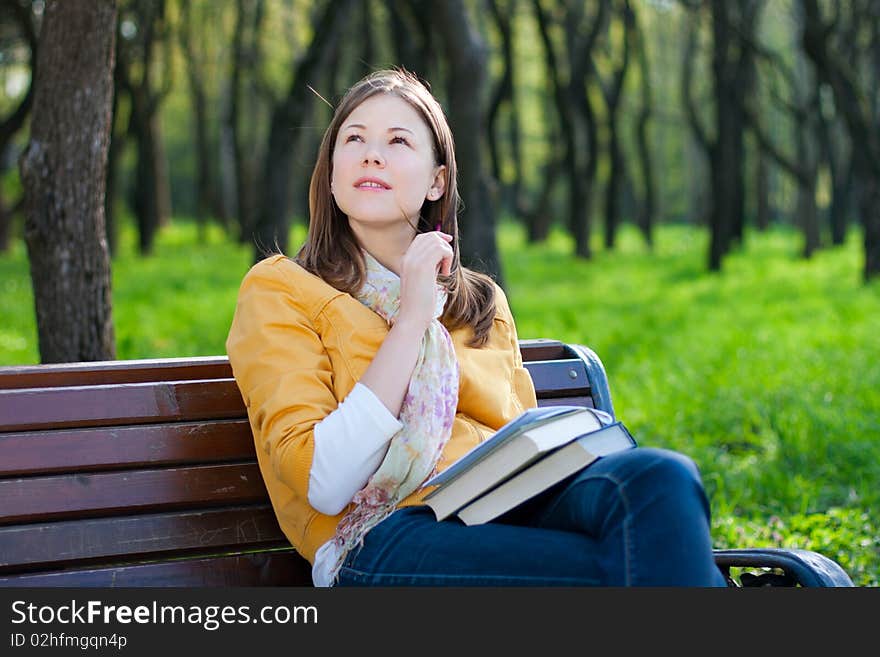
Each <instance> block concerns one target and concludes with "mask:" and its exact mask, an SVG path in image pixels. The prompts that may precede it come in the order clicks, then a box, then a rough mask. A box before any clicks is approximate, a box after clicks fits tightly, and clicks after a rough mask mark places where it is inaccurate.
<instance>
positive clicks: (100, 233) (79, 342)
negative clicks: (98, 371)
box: [20, 0, 116, 363]
mask: <svg viewBox="0 0 880 657" xmlns="http://www.w3.org/2000/svg"><path fill="white" fill-rule="evenodd" d="M115 38H116V4H115V2H112V1H111V0H49V2H47V3H46V8H45V13H44V18H43V25H42V30H41V34H40V47H39V54H38V58H39V62H38V66H37V71H38V72H37V77H36V80H35V85H34V86H35V97H34V110H33V118H32V121H31V136H30V142H29V144H28V146H27V150H26V151H25V152H24V153H23V155H22V158H21V162H20V168H21V177H22V181H23V185H24V189H25V195H26V224H25V226H26V228H25V241H26V243H27V249H28V257H29V260H30V269H31V279H32V281H33V287H34V303H35V306H36V315H37V333H38V337H39V348H40V359H41V361H42V362H43V363H59V362H73V361H93V360H110V359H113V358H115V346H114V337H113V321H112V311H111V295H110V259H109V255H108V252H107V241H106V238H105V227H104V185H105V181H106V171H105V168H106V164H107V148H108V145H109V140H110V115H111V102H112V95H113V66H114V61H115V57H114V41H115Z"/></svg>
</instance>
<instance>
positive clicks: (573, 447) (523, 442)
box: [423, 406, 636, 525]
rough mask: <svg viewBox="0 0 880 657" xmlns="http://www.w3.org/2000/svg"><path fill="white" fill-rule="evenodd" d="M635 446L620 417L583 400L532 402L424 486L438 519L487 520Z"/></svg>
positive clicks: (470, 523)
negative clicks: (532, 405)
mask: <svg viewBox="0 0 880 657" xmlns="http://www.w3.org/2000/svg"><path fill="white" fill-rule="evenodd" d="M633 447H636V441H635V440H634V439H633V437H632V435H630V433H629V431H628V430H627V429H626V427H625V426H624V425H623V423H621V422H616V421H615V420H614V418H613V417H612V416H610V415H609V414H607V413H604V412H602V411H599V410H596V409H593V408H585V407H582V406H550V407H545V408H532V409H529V410H527V411H525V412H524V413H523V414H522V415H520V416H519V417H517V418H515V419H514V420H512V421H511V422H509V423H507V424H506V425H504V426H503V427H501V429H499V430H498V431H497V432H496V433H495V434H493V435H492V436H491V437H490V438H489V439H488V440H486V441H484V442H482V443H480V444H479V445H477V446H476V447H474V448H473V449H472V450H470V451H469V452H468V453H467V454H465V455H464V456H462V457H461V458H460V459H458V460H457V461H456V462H455V463H453V464H452V465H450V466H449V467H448V468H446V469H445V470H443V472H441V473H440V474H438V475H436V476H434V477H432V478H430V479H429V480H428V481H426V482H425V483H424V484H423V486H424V487H428V486H436V487H437V488H435V489H434V490H432V491H431V492H430V493H428V495H426V496H425V498H424V499H423V502H424V503H425V504H427V505H428V506H429V507H431V509H433V511H434V514H435V516H436V517H437V520H444V519H446V518H448V517H450V516H452V515H458V517H459V518H460V519H461V520H462V522H464V523H465V524H467V525H478V524H481V523H484V522H489V521H490V520H493V519H495V518H497V517H498V516H500V515H502V514H503V513H506V512H507V511H509V510H511V509H513V508H515V507H516V506H518V505H519V504H521V503H522V502H524V501H526V500H528V499H530V498H532V497H534V496H535V495H537V494H539V493H541V492H543V491H545V490H547V489H548V488H550V487H551V486H552V485H553V484H555V483H557V482H559V481H561V480H563V479H565V478H566V477H568V476H569V475H571V474H574V473H575V472H578V471H579V470H581V469H583V468H584V467H586V466H588V465H589V464H590V463H592V462H593V461H595V460H596V459H598V458H601V457H603V456H606V455H608V454H611V453H613V452H617V451H620V450H624V449H631V448H633Z"/></svg>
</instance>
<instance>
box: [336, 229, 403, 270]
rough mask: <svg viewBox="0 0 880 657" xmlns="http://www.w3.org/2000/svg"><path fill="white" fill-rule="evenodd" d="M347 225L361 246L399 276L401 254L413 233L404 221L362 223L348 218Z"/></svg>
mask: <svg viewBox="0 0 880 657" xmlns="http://www.w3.org/2000/svg"><path fill="white" fill-rule="evenodd" d="M348 223H349V225H350V226H351V230H352V232H353V233H354V236H355V237H356V238H357V241H358V243H359V244H360V246H361V248H363V249H364V250H365V251H366V252H367V253H369V254H370V255H371V256H373V257H374V258H375V259H376V260H378V261H379V262H380V263H381V264H382V266H384V267H386V268H387V269H389V270H391V271H393V272H394V273H395V274H397V275H398V276H400V265H401V261H402V260H403V254H404V253H406V250H407V249H408V248H409V245H410V244H411V243H412V241H413V238H414V237H415V233H413V229H412V227H411V226H409V225H408V224H406V223H403V222H394V223H393V224H386V225H384V226H383V225H375V224H372V225H364V224H363V223H360V222H358V221H353V220H351V219H349V221H348Z"/></svg>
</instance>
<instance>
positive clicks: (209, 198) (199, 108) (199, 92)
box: [178, 2, 214, 242]
mask: <svg viewBox="0 0 880 657" xmlns="http://www.w3.org/2000/svg"><path fill="white" fill-rule="evenodd" d="M190 5H191V3H189V2H184V3H183V4H182V5H181V12H180V20H181V24H180V27H179V29H178V36H179V40H180V46H181V48H182V49H183V54H184V58H185V60H186V63H185V66H186V74H187V81H188V82H189V93H190V101H191V102H192V121H193V131H192V134H193V139H194V142H195V143H194V147H195V156H196V190H195V192H196V193H195V201H196V202H195V219H196V223H197V224H198V229H199V242H204V241H205V236H206V232H205V228H206V225H205V224H206V222H207V219H208V216H209V215H210V214H211V213H212V211H213V209H214V184H213V176H212V175H211V155H210V140H209V138H208V107H207V105H208V100H207V92H206V90H205V82H204V77H205V76H204V72H203V70H202V68H201V61H202V59H203V57H202V56H201V54H200V53H199V52H198V51H197V48H196V43H197V37H196V36H195V34H194V32H193V20H192V7H191V6H190Z"/></svg>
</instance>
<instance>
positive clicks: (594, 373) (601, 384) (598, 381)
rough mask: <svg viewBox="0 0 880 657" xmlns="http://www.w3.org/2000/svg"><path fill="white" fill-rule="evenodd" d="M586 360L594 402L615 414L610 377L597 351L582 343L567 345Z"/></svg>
mask: <svg viewBox="0 0 880 657" xmlns="http://www.w3.org/2000/svg"><path fill="white" fill-rule="evenodd" d="M567 346H568V347H569V348H570V349H571V350H572V351H574V352H575V354H576V355H577V356H578V358H580V359H581V360H582V361H583V362H584V366H585V367H586V368H587V378H589V379H590V392H591V394H592V396H593V404H595V406H596V408H598V409H599V410H600V411H605V412H606V413H609V414H610V415H611V417H616V416H615V415H614V405H613V404H612V403H611V390H610V388H609V387H608V377H607V376H606V374H605V366H604V365H602V361H601V360H600V359H599V356H597V355H596V352H595V351H593V350H592V349H590V348H589V347H585V346H583V345H580V344H569V345H567Z"/></svg>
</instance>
